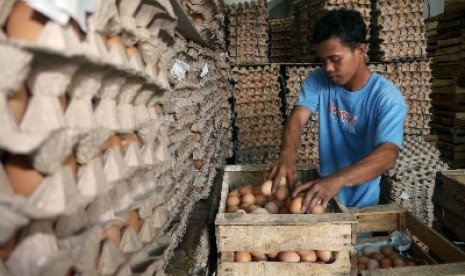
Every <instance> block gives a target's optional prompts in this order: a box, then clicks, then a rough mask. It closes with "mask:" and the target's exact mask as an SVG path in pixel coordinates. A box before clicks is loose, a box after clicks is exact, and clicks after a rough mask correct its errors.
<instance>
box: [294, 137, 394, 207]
mask: <svg viewBox="0 0 465 276" xmlns="http://www.w3.org/2000/svg"><path fill="white" fill-rule="evenodd" d="M398 154H399V148H398V147H397V145H395V144H393V143H389V142H385V143H382V144H381V145H379V146H378V147H377V148H376V149H375V150H374V151H373V152H372V153H370V154H369V155H367V156H366V157H365V158H363V159H362V160H360V161H359V162H357V163H355V164H353V165H351V166H349V167H346V168H344V169H341V170H338V171H336V172H334V173H333V174H331V175H329V176H327V177H324V178H321V179H317V180H313V181H309V182H307V183H304V184H302V185H299V186H297V187H296V188H295V189H294V192H293V193H292V196H293V197H295V196H297V195H298V194H299V193H300V192H303V191H307V194H306V196H305V199H304V201H303V203H302V210H304V211H308V210H312V209H313V207H314V206H315V205H316V204H317V203H318V202H319V201H320V200H321V202H322V204H323V206H326V204H327V203H328V201H329V200H330V199H331V198H333V197H334V196H335V195H336V194H337V193H338V192H339V190H340V189H341V188H342V187H344V186H355V185H360V184H362V183H365V182H367V181H370V180H373V179H375V178H376V177H378V176H380V175H382V174H383V173H385V172H386V171H388V170H390V169H392V168H394V165H395V164H396V159H397V156H398Z"/></svg>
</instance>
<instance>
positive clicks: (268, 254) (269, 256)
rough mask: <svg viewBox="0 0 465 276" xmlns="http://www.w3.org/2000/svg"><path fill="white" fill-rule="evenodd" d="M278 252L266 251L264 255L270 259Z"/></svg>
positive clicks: (276, 255)
mask: <svg viewBox="0 0 465 276" xmlns="http://www.w3.org/2000/svg"><path fill="white" fill-rule="evenodd" d="M278 254H279V252H270V253H266V256H267V257H268V258H270V259H275V258H276V257H278Z"/></svg>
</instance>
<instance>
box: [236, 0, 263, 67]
mask: <svg viewBox="0 0 465 276" xmlns="http://www.w3.org/2000/svg"><path fill="white" fill-rule="evenodd" d="M228 9H229V14H228V18H229V37H228V41H229V47H228V51H229V61H230V62H231V63H236V64H255V63H266V62H268V48H269V47H268V46H269V23H268V8H267V2H266V1H265V0H253V1H250V2H245V3H239V4H232V5H229V6H228Z"/></svg>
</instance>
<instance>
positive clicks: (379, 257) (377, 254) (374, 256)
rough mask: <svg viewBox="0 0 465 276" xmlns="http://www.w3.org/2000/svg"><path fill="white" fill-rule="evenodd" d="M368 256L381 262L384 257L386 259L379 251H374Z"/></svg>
mask: <svg viewBox="0 0 465 276" xmlns="http://www.w3.org/2000/svg"><path fill="white" fill-rule="evenodd" d="M368 257H370V258H371V259H373V260H376V261H377V262H380V261H381V260H382V259H384V255H383V254H381V253H379V252H373V253H371V254H370V255H369V256H368Z"/></svg>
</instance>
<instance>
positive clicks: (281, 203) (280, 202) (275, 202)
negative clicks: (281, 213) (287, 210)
mask: <svg viewBox="0 0 465 276" xmlns="http://www.w3.org/2000/svg"><path fill="white" fill-rule="evenodd" d="M271 202H273V203H274V204H276V206H278V207H279V208H281V207H283V206H284V205H285V204H284V203H285V202H284V201H282V200H279V199H277V198H275V199H272V200H271Z"/></svg>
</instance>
